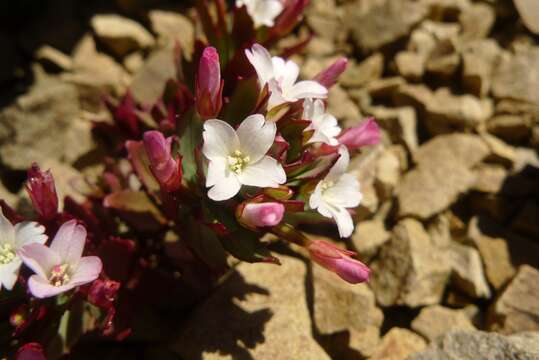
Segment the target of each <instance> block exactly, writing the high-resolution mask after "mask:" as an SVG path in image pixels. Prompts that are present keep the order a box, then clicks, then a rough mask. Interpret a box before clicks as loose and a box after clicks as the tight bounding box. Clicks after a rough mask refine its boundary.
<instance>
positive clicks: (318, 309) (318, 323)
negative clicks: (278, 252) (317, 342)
mask: <svg viewBox="0 0 539 360" xmlns="http://www.w3.org/2000/svg"><path fill="white" fill-rule="evenodd" d="M313 282H314V300H313V302H314V307H313V320H314V324H315V327H316V329H317V331H318V333H319V334H320V335H322V336H328V335H329V336H331V335H333V336H334V335H337V334H339V335H338V336H343V335H346V333H348V336H350V337H351V338H356V341H352V339H351V341H350V344H349V346H350V347H351V348H352V349H353V350H355V351H358V352H359V353H360V354H361V355H362V356H369V355H370V354H372V351H373V350H374V348H375V347H376V345H377V344H378V342H379V340H380V335H379V334H380V327H381V326H382V321H383V318H384V315H383V313H382V311H381V310H380V309H379V308H377V307H376V303H375V298H374V294H373V293H372V291H371V290H370V289H369V288H368V286H367V285H365V284H361V285H357V286H350V285H349V284H347V283H345V282H344V281H342V280H340V279H339V278H337V277H336V275H335V274H333V273H330V272H328V271H327V270H325V269H323V268H321V267H320V266H318V265H316V264H314V265H313ZM333 340H334V339H333ZM330 353H332V354H333V355H334V356H335V350H333V351H330Z"/></svg>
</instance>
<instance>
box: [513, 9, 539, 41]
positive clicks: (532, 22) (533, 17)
mask: <svg viewBox="0 0 539 360" xmlns="http://www.w3.org/2000/svg"><path fill="white" fill-rule="evenodd" d="M514 4H515V6H516V8H517V11H518V14H519V15H520V18H521V19H522V21H523V22H524V25H526V27H527V28H528V30H530V31H531V32H532V33H534V34H536V35H539V20H537V19H538V18H539V3H537V1H534V0H515V1H514Z"/></svg>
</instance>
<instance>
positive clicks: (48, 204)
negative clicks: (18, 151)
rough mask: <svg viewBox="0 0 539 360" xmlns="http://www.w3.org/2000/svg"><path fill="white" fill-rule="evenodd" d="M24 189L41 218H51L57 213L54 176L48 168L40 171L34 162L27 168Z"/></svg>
mask: <svg viewBox="0 0 539 360" xmlns="http://www.w3.org/2000/svg"><path fill="white" fill-rule="evenodd" d="M26 191H27V192H28V195H29V196H30V199H31V200H32V204H33V205H34V209H35V210H36V211H37V212H38V214H39V215H40V216H41V218H43V219H45V220H51V219H53V218H54V217H55V216H56V214H57V213H58V195H57V194H56V188H55V186H54V178H53V177H52V174H51V172H50V170H47V171H41V170H40V169H39V166H38V165H37V164H36V163H33V164H32V166H31V167H30V169H28V182H27V183H26Z"/></svg>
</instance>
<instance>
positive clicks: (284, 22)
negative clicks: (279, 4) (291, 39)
mask: <svg viewBox="0 0 539 360" xmlns="http://www.w3.org/2000/svg"><path fill="white" fill-rule="evenodd" d="M307 5H309V0H287V1H286V2H285V7H284V10H283V11H282V12H281V14H280V15H279V17H278V18H277V19H276V20H275V24H274V25H273V27H272V28H271V29H270V37H271V38H277V37H279V36H282V35H284V34H288V33H289V32H290V31H292V29H293V28H294V26H296V24H297V23H298V22H299V21H300V19H301V17H302V16H303V11H304V10H305V8H306V7H307Z"/></svg>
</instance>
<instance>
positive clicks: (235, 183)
mask: <svg viewBox="0 0 539 360" xmlns="http://www.w3.org/2000/svg"><path fill="white" fill-rule="evenodd" d="M240 188H241V184H240V182H239V180H238V178H237V177H236V175H235V174H234V173H232V172H231V171H229V172H228V174H227V176H226V177H224V178H221V179H220V180H219V181H218V182H217V183H216V184H215V185H214V186H213V187H212V188H211V189H210V190H209V191H208V197H209V198H210V199H212V200H214V201H223V200H228V199H232V198H233V197H234V196H235V195H236V194H237V193H238V192H239V191H240Z"/></svg>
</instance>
